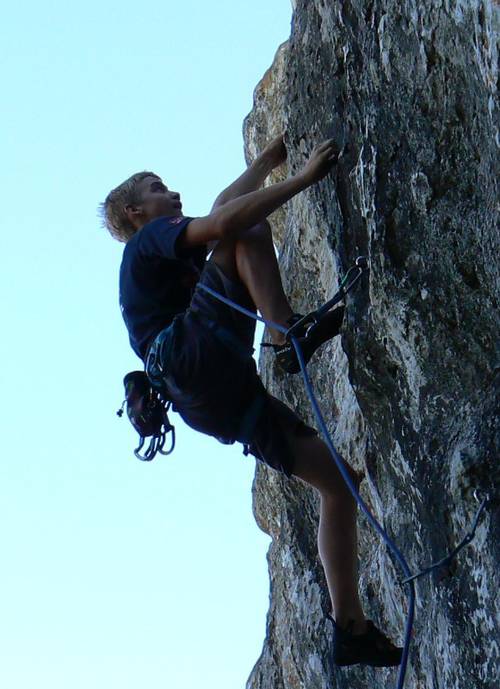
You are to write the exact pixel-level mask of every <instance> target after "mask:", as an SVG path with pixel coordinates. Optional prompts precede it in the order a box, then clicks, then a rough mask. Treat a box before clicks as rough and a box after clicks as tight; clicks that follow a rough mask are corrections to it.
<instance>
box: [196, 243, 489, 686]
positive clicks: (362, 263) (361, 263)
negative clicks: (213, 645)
mask: <svg viewBox="0 0 500 689" xmlns="http://www.w3.org/2000/svg"><path fill="white" fill-rule="evenodd" d="M367 269H368V266H367V262H366V259H365V258H364V257H362V256H360V257H359V258H358V259H357V260H356V264H355V266H353V267H352V268H350V269H349V271H348V272H347V273H346V275H345V276H344V278H343V279H342V280H341V282H340V285H339V290H338V292H337V293H336V294H335V295H334V296H333V297H332V298H331V299H330V300H329V301H328V302H326V303H325V304H323V306H322V307H320V308H319V309H317V310H316V311H314V312H312V313H310V314H308V315H306V316H304V318H302V319H301V320H300V321H298V322H297V323H296V324H294V325H293V326H292V327H291V328H289V329H286V328H284V327H283V326H282V325H280V324H278V323H274V322H273V321H271V320H267V319H264V318H262V317H261V316H258V315H257V314H256V313H254V312H253V311H249V310H248V309H245V308H244V307H243V306H240V305H239V304H236V303H235V302H234V301H232V300H231V299H228V298H227V297H223V296H222V295H221V294H219V293H218V292H216V291H215V290H213V289H212V288H210V287H207V285H204V284H202V283H198V286H199V287H200V288H201V289H203V290H205V291H206V292H208V293H209V294H211V295H212V296H213V297H215V298H216V299H219V300H220V301H222V302H224V303H225V304H227V305H228V306H230V307H232V308H234V309H236V310H237V311H240V312H241V313H243V314H245V315H247V316H248V317H249V318H253V319H255V320H258V321H261V322H262V323H264V324H265V325H267V326H268V327H271V328H274V329H275V330H277V331H279V332H281V333H283V334H284V335H286V336H287V338H289V340H290V341H291V342H292V344H293V346H294V348H295V352H296V354H297V359H298V361H299V365H300V369H301V372H302V377H303V379H304V384H305V387H306V390H307V394H308V396H309V400H310V402H311V406H312V408H313V411H314V415H315V417H316V421H317V423H318V426H319V427H320V429H321V431H322V433H323V436H324V438H325V440H326V444H327V446H328V449H329V451H330V454H331V456H332V459H333V461H334V462H335V464H336V466H337V468H338V469H339V471H340V473H341V475H342V478H343V479H344V481H345V482H346V484H347V487H348V488H349V490H350V492H351V493H352V495H353V497H354V498H355V500H356V502H357V504H358V505H359V507H360V508H361V509H362V511H363V512H364V514H365V516H366V518H367V519H368V521H369V522H370V524H371V525H372V526H373V528H374V529H375V530H376V531H377V532H378V533H379V534H380V536H381V537H382V539H383V541H384V542H385V544H386V545H387V547H388V548H389V550H390V551H391V552H392V554H393V555H394V557H395V559H396V560H397V562H398V563H399V565H400V567H401V569H402V570H403V574H404V575H405V579H403V580H401V582H400V583H401V584H405V585H406V586H407V587H408V613H407V615H406V623H405V638H404V645H403V652H402V657H401V663H400V666H399V673H398V682H397V689H403V684H404V680H405V675H406V669H407V665H408V656H409V651H410V643H411V636H412V630H413V622H414V617H415V584H414V581H415V579H416V578H418V577H420V576H423V575H424V574H428V573H429V572H431V571H432V570H434V569H436V568H438V567H442V566H444V565H445V564H447V563H448V562H449V561H450V560H451V559H452V558H453V557H455V556H456V555H457V553H458V552H459V551H460V550H461V549H462V548H463V547H464V546H465V545H467V543H470V541H471V540H472V539H473V537H474V534H475V531H476V527H477V525H478V522H479V518H480V515H481V512H482V511H483V509H484V507H485V506H486V504H487V499H486V498H485V499H484V500H483V501H482V503H481V505H480V507H479V510H478V512H477V514H476V516H475V519H474V523H473V528H472V530H471V531H470V532H469V533H468V534H467V535H466V536H465V538H464V539H463V540H462V541H461V542H460V543H459V545H458V546H457V547H456V548H454V550H453V551H452V552H451V553H450V554H449V555H448V556H447V557H445V558H443V559H442V560H439V561H438V562H437V563H435V564H433V565H430V566H429V567H427V568H425V569H424V570H422V571H421V572H418V573H417V574H413V575H412V574H411V572H410V568H409V567H408V563H407V562H406V559H405V557H404V556H403V554H402V553H401V551H400V550H399V548H398V547H397V546H396V544H395V543H394V541H393V540H392V539H391V538H390V536H389V535H388V533H387V532H386V531H385V529H384V528H383V527H382V526H381V525H380V524H379V522H378V521H377V520H376V519H375V517H374V516H373V514H372V513H371V512H370V510H369V509H368V507H367V505H366V503H365V501H364V500H363V498H362V497H361V496H360V494H359V492H358V490H357V489H356V486H355V485H354V483H353V481H352V479H351V477H350V475H349V473H348V471H347V469H346V467H345V464H344V460H343V459H342V457H341V456H340V455H339V454H338V452H337V450H336V449H335V446H334V444H333V441H332V439H331V436H330V434H329V432H328V429H327V427H326V424H325V421H324V419H323V415H322V413H321V410H320V407H319V404H318V401H317V399H316V395H315V394H314V390H313V387H312V384H311V381H310V378H309V374H308V373H307V369H306V365H305V362H304V358H303V356H302V352H301V349H300V345H299V343H298V340H297V338H296V337H295V336H294V334H293V332H294V331H296V330H297V329H298V327H299V326H300V325H302V324H303V323H304V322H306V321H308V320H310V321H312V322H317V320H319V318H321V316H322V315H323V314H324V313H326V312H327V311H328V310H329V309H331V308H332V306H333V305H334V304H336V303H338V302H339V301H341V300H342V299H344V298H345V296H346V294H347V292H348V291H349V290H350V289H351V288H352V287H353V286H354V285H355V284H356V283H357V281H358V280H359V279H360V277H361V275H362V274H363V272H365V271H366V270H367ZM353 272H354V273H355V275H354V277H352V275H353Z"/></svg>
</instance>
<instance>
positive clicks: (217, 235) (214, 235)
mask: <svg viewBox="0 0 500 689" xmlns="http://www.w3.org/2000/svg"><path fill="white" fill-rule="evenodd" d="M337 155H338V153H337V149H336V147H335V145H334V144H333V140H332V139H330V140H329V141H326V142H323V143H322V144H320V145H319V146H316V148H315V149H314V150H313V152H312V154H311V157H310V158H309V160H308V162H307V164H306V165H305V166H304V168H303V169H302V170H301V171H300V172H299V173H297V174H296V175H293V176H292V177H289V178H288V179H286V180H285V181H283V182H278V183H277V184H273V185H271V186H269V187H266V188H265V189H259V190H258V191H252V192H250V193H248V194H243V195H242V196H239V197H238V198H236V199H232V200H231V201H228V202H227V203H225V204H224V205H223V206H219V207H218V208H216V209H215V211H213V212H212V213H210V215H207V216H204V217H201V218H194V219H193V220H191V222H190V223H189V224H188V225H187V226H186V229H185V230H184V232H182V234H181V235H180V236H179V240H178V242H179V245H180V247H181V248H183V249H185V248H191V247H195V246H200V245H202V244H207V243H208V242H210V241H213V240H221V239H225V238H227V237H231V236H233V235H235V234H236V233H238V232H241V231H244V230H247V229H249V228H250V227H252V226H253V225H256V224H257V223H259V222H261V221H262V220H264V219H265V218H267V216H268V215H270V214H271V213H272V212H273V211H275V210H276V209H277V208H279V207H280V206H282V205H283V204H284V203H286V202H287V201H289V200H290V199H291V198H292V197H293V196H295V195H296V194H298V193H299V192H300V191H303V190H304V189H307V187H309V186H311V185H312V184H314V183H315V182H318V181H319V180H320V179H323V177H326V175H327V174H328V172H329V171H330V170H331V168H332V166H333V165H334V164H335V159H336V157H337Z"/></svg>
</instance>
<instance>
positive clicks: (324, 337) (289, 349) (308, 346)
mask: <svg viewBox="0 0 500 689" xmlns="http://www.w3.org/2000/svg"><path fill="white" fill-rule="evenodd" d="M344 312H345V307H344V306H339V307H338V308H336V309H334V310H333V311H327V312H326V313H325V315H324V316H323V317H322V318H321V319H320V321H319V322H318V323H313V324H312V325H311V322H307V323H305V324H304V325H302V326H300V328H298V329H297V330H296V331H294V333H293V335H294V337H295V338H296V339H297V342H298V344H299V346H300V351H301V352H302V357H303V359H304V363H305V364H306V365H307V363H308V361H309V359H310V358H311V357H312V355H313V354H314V352H315V351H316V350H317V349H318V347H320V346H321V345H322V344H324V343H325V342H327V341H328V340H331V339H332V337H335V335H338V334H339V332H340V327H341V325H342V322H343V320H344ZM303 317H304V316H303V315H302V314H300V313H294V314H293V316H291V317H290V318H289V319H288V320H287V325H289V326H290V328H291V327H292V326H293V325H295V323H297V322H298V321H300V319H301V318H303ZM261 347H272V348H273V350H274V353H275V355H276V360H277V362H278V364H279V365H280V366H281V368H282V369H283V370H284V371H286V372H287V373H299V371H300V364H299V360H298V358H297V352H296V351H295V347H294V346H293V344H292V342H285V344H282V345H277V344H273V343H272V342H261Z"/></svg>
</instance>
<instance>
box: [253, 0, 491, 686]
mask: <svg viewBox="0 0 500 689" xmlns="http://www.w3.org/2000/svg"><path fill="white" fill-rule="evenodd" d="M292 5H293V8H294V15H293V21H292V31H291V36H290V39H289V40H288V41H287V42H286V43H284V44H283V45H281V46H280V47H279V49H278V51H277V53H276V56H275V60H274V62H273V65H272V66H271V67H270V69H269V70H268V71H267V72H266V74H265V75H264V77H263V79H262V81H261V82H260V83H259V85H258V86H257V88H256V89H255V94H254V107H253V110H252V112H251V113H250V114H249V115H248V117H247V118H246V120H245V123H244V139H245V152H246V158H247V162H250V161H251V160H253V159H254V158H255V157H256V155H257V154H258V153H259V151H261V150H262V148H263V147H264V145H265V144H266V142H267V141H269V140H270V139H271V138H272V137H274V136H276V135H277V134H279V133H280V132H281V131H284V130H286V132H287V135H286V142H287V148H288V160H287V163H286V165H284V166H282V168H280V169H279V170H277V171H275V173H273V175H272V176H271V178H270V180H269V182H270V183H275V182H277V181H279V180H280V179H283V178H284V177H285V176H288V175H291V174H293V173H295V172H297V171H298V170H299V169H300V168H301V167H302V166H303V164H304V163H305V161H306V160H307V158H308V155H309V153H310V152H311V150H312V148H313V146H314V145H315V144H316V143H317V142H319V141H321V140H324V139H326V138H329V137H332V136H333V137H335V140H336V142H337V143H338V144H339V145H340V146H342V145H344V144H346V145H347V146H348V148H347V149H346V155H345V156H344V157H343V158H342V162H341V163H340V164H339V165H338V168H337V171H336V173H335V174H334V173H332V174H330V175H329V176H328V177H327V178H325V180H323V181H322V182H320V183H319V184H317V185H315V186H314V187H312V188H310V189H308V190H307V191H305V192H302V193H301V194H299V195H298V196H296V197H295V198H294V199H293V200H292V201H290V202H289V203H288V204H286V206H285V207H284V208H281V209H279V210H278V211H277V212H275V213H274V214H273V216H271V218H270V220H271V224H272V226H273V231H274V238H275V242H276V246H277V249H278V251H279V257H280V267H281V271H282V275H283V282H284V287H285V291H286V293H287V295H288V297H289V299H290V300H291V302H292V306H293V308H294V309H295V310H298V311H303V312H304V311H307V310H310V309H311V308H314V307H316V306H318V305H319V304H321V303H323V302H324V301H326V299H328V298H329V297H330V296H331V295H332V294H333V293H334V291H335V290H336V286H337V283H338V279H339V275H340V274H341V273H344V272H345V271H346V269H347V268H348V267H349V265H350V264H352V263H353V261H354V260H355V258H356V257H357V256H358V255H359V254H364V255H366V256H367V257H368V259H369V261H370V273H369V276H368V277H367V278H366V279H365V280H364V282H363V283H362V284H361V285H360V287H359V288H358V289H357V290H356V291H355V292H354V293H352V295H351V296H350V297H349V300H348V315H347V318H346V323H345V325H344V328H343V334H342V338H341V339H340V338H336V340H335V341H333V342H330V343H328V344H327V345H325V346H324V347H323V348H322V349H321V350H320V352H318V353H317V354H316V355H315V356H314V357H313V359H312V360H311V362H310V364H309V367H308V368H309V371H310V374H311V378H312V380H313V383H314V386H315V391H316V393H317V394H318V397H319V400H320V403H321V406H322V409H323V412H324V414H325V416H326V419H327V422H328V425H329V430H330V431H331V433H332V434H333V438H334V442H335V443H336V446H337V447H338V449H339V451H340V453H341V454H343V456H345V457H346V458H347V459H348V460H349V461H350V462H351V463H352V464H353V465H354V466H355V467H357V468H363V469H364V470H365V472H366V474H367V480H366V481H365V482H364V483H363V484H362V495H363V498H364V499H365V500H366V502H367V504H368V506H369V507H370V509H371V510H372V511H373V512H374V514H375V516H376V517H377V519H379V520H380V521H381V522H382V523H383V524H384V526H385V528H386V529H387V530H388V532H389V534H390V535H391V536H392V537H393V538H394V539H395V541H396V543H397V544H398V546H399V547H400V548H401V550H402V551H403V552H404V553H405V555H406V557H407V559H408V561H409V563H410V566H411V567H412V568H413V570H414V571H417V570H418V569H419V568H420V566H421V565H425V564H427V563H429V562H431V561H435V560H437V559H439V558H440V557H441V556H442V555H444V553H445V552H447V551H449V550H450V549H451V548H452V547H453V546H454V545H455V544H456V543H457V541H458V540H460V538H461V537H462V536H463V534H464V531H465V530H466V529H467V528H468V526H469V524H470V522H471V519H472V518H473V516H474V513H475V511H476V509H477V501H476V499H475V493H476V495H479V496H481V497H482V496H483V495H485V494H489V496H490V498H491V502H490V505H489V507H488V510H487V513H486V515H485V517H484V518H483V520H482V522H481V524H480V526H479V528H478V531H477V535H476V538H475V540H474V542H473V544H472V545H470V546H468V548H466V549H465V550H463V551H462V552H461V554H460V555H459V557H458V560H457V561H456V562H454V563H453V565H452V567H451V568H450V571H449V572H447V573H445V574H444V576H443V573H441V574H436V575H433V576H432V577H427V578H424V579H421V580H419V583H418V592H417V610H416V623H415V633H414V642H413V644H412V650H411V659H410V666H409V670H408V674H407V680H406V684H405V687H407V689H417V688H418V689H422V688H423V687H426V689H438V688H442V689H445V688H446V689H452V688H453V689H465V687H471V688H472V687H473V688H474V689H493V687H497V686H498V684H499V682H498V676H497V675H496V674H495V673H496V672H497V670H496V668H497V666H498V639H499V638H500V634H499V628H498V619H499V615H498V613H499V611H498V590H499V577H498V569H499V567H498V565H499V549H498V542H499V539H498V532H499V528H498V526H499V521H498V503H497V500H496V498H495V494H494V489H495V486H496V485H498V469H497V466H498V449H499V444H500V443H499V424H498V408H499V404H498V390H499V385H498V378H499V375H498V374H499V370H500V356H499V348H498V332H499V317H498V302H499V284H500V279H499V272H500V269H499V260H498V257H499V256H500V233H499V231H498V225H499V223H498V219H499V193H498V180H499V178H500V174H499V173H500V170H499V149H500V135H499V115H498V113H499V101H498V46H499V38H498V36H499V30H498V28H499V13H500V10H499V7H498V5H495V4H492V3H491V2H480V1H477V0H474V1H467V2H466V1H465V0H445V1H444V2H442V3H435V2H431V1H430V0H422V1H421V2H418V3H417V2H415V1H414V0H413V1H410V2H404V3H400V2H394V1H391V0H385V1H383V2H373V1H368V0H366V1H365V2H352V1H350V0H346V1H345V2H327V1H326V0H307V1H306V0H296V1H294V2H293V3H292ZM264 339H266V338H264ZM260 370H261V375H262V377H263V379H264V382H265V383H266V385H267V387H268V389H270V391H271V392H272V393H273V394H275V395H276V396H278V397H280V398H281V399H283V400H285V401H287V403H288V404H289V405H290V406H292V407H293V408H294V409H296V410H297V411H298V412H299V413H300V414H301V416H302V417H303V418H304V420H306V421H307V422H308V423H312V424H314V423H315V422H314V418H313V415H312V411H311V409H310V406H309V402H308V398H307V396H306V393H305V390H304V387H303V384H302V381H301V380H300V377H299V379H297V377H290V376H288V377H287V376H284V375H283V374H282V373H280V371H279V370H278V369H277V368H276V367H275V364H274V361H273V358H272V355H270V354H269V352H268V351H267V350H262V355H261V359H260ZM252 492H253V506H254V514H255V517H256V520H257V523H258V524H259V526H260V528H262V529H263V530H264V531H265V532H266V533H268V534H269V535H270V536H271V537H272V543H271V546H270V549H269V553H268V564H269V572H270V581H271V594H270V608H269V612H268V617H267V633H266V638H265V641H264V646H263V651H262V655H261V657H260V658H259V659H258V661H257V662H256V665H255V667H254V669H253V671H252V673H251V675H250V678H249V679H248V683H247V689H327V688H328V689H340V687H344V686H346V685H345V682H346V681H347V680H346V677H347V674H346V673H344V674H343V675H341V674H340V672H338V671H336V670H335V668H334V667H333V666H332V663H331V659H330V649H331V641H332V639H331V631H330V627H329V626H328V625H327V622H326V620H325V617H324V615H325V613H326V611H327V610H328V609H329V597H328V591H327V587H326V582H325V579H324V575H323V570H322V568H321V563H320V561H319V558H318V554H317V547H316V534H317V520H318V498H317V496H316V494H315V492H314V491H313V490H312V489H310V488H309V487H308V486H306V485H305V484H304V483H302V482H301V481H299V480H297V479H292V480H290V481H288V480H286V479H285V478H283V477H281V476H280V475H277V474H275V473H273V472H272V470H269V469H267V467H265V466H264V465H260V464H259V465H258V466H257V469H256V474H255V480H254V484H253V490H252ZM359 529H360V584H361V591H362V596H363V601H364V604H365V606H366V611H367V614H368V615H369V616H370V617H372V618H373V619H375V620H376V621H377V622H378V623H380V624H381V625H383V627H384V628H385V629H387V631H388V632H389V633H390V634H391V635H392V636H393V638H397V639H399V640H400V641H402V633H403V625H404V619H405V615H406V596H405V592H404V590H403V589H402V588H401V587H400V586H399V584H398V581H399V579H400V578H401V572H400V571H399V570H398V569H397V567H396V564H395V563H394V562H393V559H392V558H391V556H390V555H389V554H388V552H387V549H386V547H385V546H384V545H383V544H382V543H381V542H380V540H379V538H378V536H376V535H375V534H374V533H373V531H372V530H371V528H370V527H369V526H368V524H367V522H366V520H365V519H364V518H360V519H359ZM348 683H349V687H352V688H353V689H361V688H362V687H363V688H364V687H368V686H369V687H371V688H372V689H382V687H384V688H385V687H391V686H395V673H394V671H387V670H373V669H362V668H359V667H358V668H352V669H351V670H349V677H348Z"/></svg>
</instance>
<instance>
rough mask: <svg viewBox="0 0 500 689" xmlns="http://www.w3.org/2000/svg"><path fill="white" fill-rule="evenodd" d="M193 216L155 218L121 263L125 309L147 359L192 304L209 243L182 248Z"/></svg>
mask: <svg viewBox="0 0 500 689" xmlns="http://www.w3.org/2000/svg"><path fill="white" fill-rule="evenodd" d="M192 219H193V218H185V217H161V218H155V219H154V220H151V221H150V222H148V223H147V224H146V225H144V227H142V228H141V229H140V230H139V231H138V232H137V233H136V234H135V235H134V236H133V237H131V239H129V240H128V242H127V244H126V246H125V249H124V251H123V259H122V263H121V266H120V308H121V310H122V314H123V319H124V321H125V325H126V326H127V330H128V333H129V338H130V344H131V346H132V349H133V350H134V352H135V353H136V354H137V355H138V356H139V357H140V358H141V359H144V358H145V356H146V353H147V349H148V347H149V345H150V343H151V341H152V339H153V337H155V336H156V335H157V334H158V333H159V332H160V330H163V328H166V327H167V326H168V325H169V324H170V323H171V321H172V319H173V317H174V316H175V315H176V314H177V313H181V312H182V311H185V310H186V309H187V307H188V306H189V303H190V301H191V297H192V294H193V290H194V287H195V285H196V283H197V282H198V279H199V277H200V273H201V271H202V270H203V266H204V264H205V259H206V257H207V247H206V246H197V247H195V248H193V249H184V250H183V249H176V240H177V238H178V237H179V235H180V234H181V232H183V230H184V228H185V227H186V225H188V223H189V222H190V221H191V220H192Z"/></svg>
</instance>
